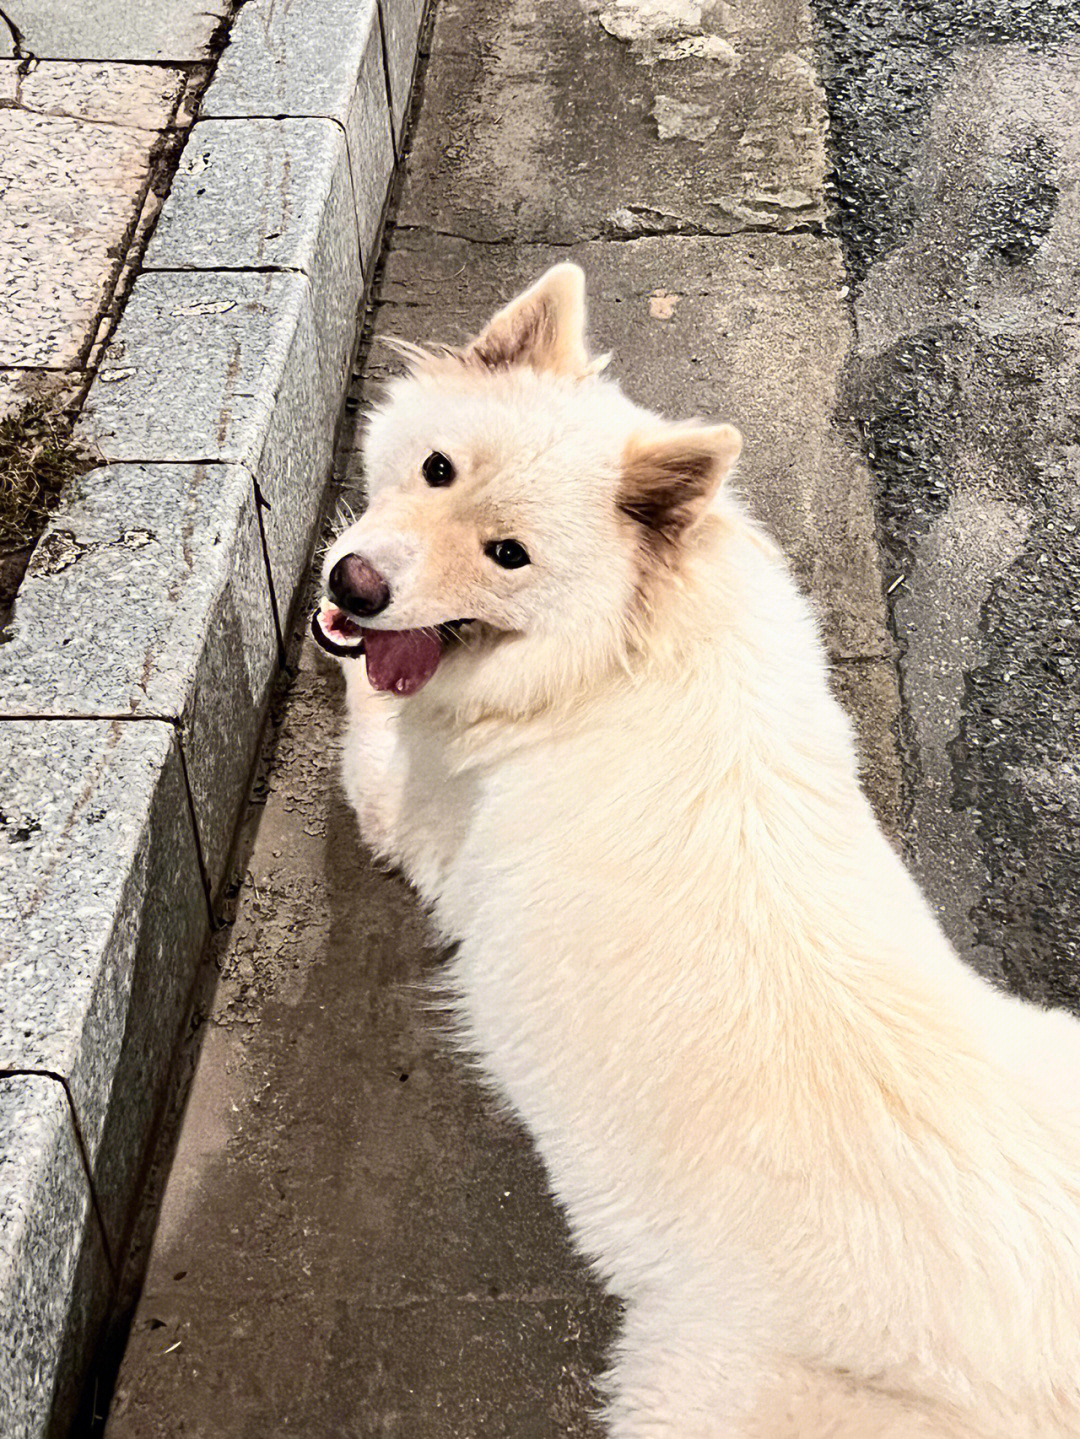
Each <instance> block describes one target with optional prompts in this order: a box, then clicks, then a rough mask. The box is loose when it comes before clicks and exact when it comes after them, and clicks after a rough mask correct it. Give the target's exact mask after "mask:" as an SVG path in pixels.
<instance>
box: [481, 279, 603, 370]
mask: <svg viewBox="0 0 1080 1439" xmlns="http://www.w3.org/2000/svg"><path fill="white" fill-rule="evenodd" d="M465 357H466V359H471V360H478V361H480V363H481V364H484V365H488V366H490V367H491V368H492V369H500V368H502V367H503V366H506V365H530V366H531V367H532V368H533V369H534V370H550V371H553V372H554V373H555V374H559V375H585V374H588V373H590V371H591V370H592V369H593V368H594V367H593V366H591V365H590V362H589V354H588V351H587V350H586V348H585V276H584V274H583V273H582V270H581V268H580V267H579V266H578V265H569V264H567V265H556V266H554V268H553V269H550V270H548V272H547V273H546V274H545V275H542V276H541V277H540V279H539V280H537V282H536V284H535V285H533V286H532V287H531V288H530V289H528V290H525V291H523V292H522V293H521V294H520V295H518V296H517V298H516V299H514V300H511V301H510V303H509V304H508V305H507V306H506V308H505V309H502V310H500V311H499V313H498V314H497V315H495V316H494V318H493V319H491V320H489V322H488V323H487V325H485V327H484V329H483V330H481V332H480V334H479V335H477V337H476V339H475V340H473V341H472V342H471V343H470V344H469V345H468V346H467V348H466V350H465Z"/></svg>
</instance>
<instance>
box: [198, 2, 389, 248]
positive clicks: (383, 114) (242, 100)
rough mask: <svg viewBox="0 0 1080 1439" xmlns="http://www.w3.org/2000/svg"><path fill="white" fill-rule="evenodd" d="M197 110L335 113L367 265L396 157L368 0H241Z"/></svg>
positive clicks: (209, 114) (210, 113) (216, 113)
mask: <svg viewBox="0 0 1080 1439" xmlns="http://www.w3.org/2000/svg"><path fill="white" fill-rule="evenodd" d="M271 16H272V19H273V23H272V24H271V23H270V17H271ZM202 114H203V116H204V117H206V118H225V117H229V116H270V117H276V118H280V117H282V116H286V115H298V116H320V117H325V118H327V119H331V120H336V121H337V122H338V124H340V125H341V126H342V127H343V128H344V130H345V135H346V138H347V141H348V148H349V163H350V166H351V169H352V176H353V184H354V199H355V204H356V213H357V223H358V226H359V231H360V239H361V244H362V247H363V257H364V263H365V265H367V264H368V263H369V262H370V261H371V260H372V259H373V246H374V243H375V237H376V235H377V233H378V226H379V220H380V217H381V215H382V209H383V203H384V200H385V197H386V188H387V183H388V181H389V178H390V174H391V172H392V170H393V166H394V152H393V141H392V137H391V131H390V117H389V111H388V106H387V95H386V81H385V77H384V73H383V63H382V53H381V41H380V37H379V26H378V18H377V13H376V3H375V0H363V3H361V4H359V5H358V4H357V0H248V3H247V4H246V5H245V6H244V8H243V10H242V11H241V12H240V15H239V16H238V18H237V20H236V23H235V25H234V26H233V29H232V31H231V34H230V40H229V48H228V50H227V51H226V52H225V54H224V55H223V56H222V59H221V62H220V63H219V65H218V68H217V72H216V74H215V76H214V80H213V82H212V84H211V85H210V88H209V89H208V90H207V92H206V96H205V98H204V101H203V105H202Z"/></svg>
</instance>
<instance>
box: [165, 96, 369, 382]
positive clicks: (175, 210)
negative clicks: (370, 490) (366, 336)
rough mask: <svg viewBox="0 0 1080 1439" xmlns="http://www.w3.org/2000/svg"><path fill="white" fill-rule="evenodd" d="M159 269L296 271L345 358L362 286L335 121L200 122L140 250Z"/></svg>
mask: <svg viewBox="0 0 1080 1439" xmlns="http://www.w3.org/2000/svg"><path fill="white" fill-rule="evenodd" d="M144 267H145V269H147V270H158V269H181V270H203V269H237V270H241V269H250V270H269V269H280V270H298V271H300V272H302V273H303V274H305V275H306V276H307V277H308V279H309V281H310V282H311V291H312V309H313V312H314V321H315V329H316V333H317V334H318V335H319V337H320V340H321V343H322V347H323V350H324V351H325V353H326V354H327V355H328V356H334V357H337V358H336V362H337V363H338V364H340V365H343V364H344V362H345V360H346V359H347V357H348V355H349V353H350V352H351V349H352V345H353V340H354V337H355V333H356V314H355V311H354V303H355V299H356V296H358V295H359V294H361V293H362V290H363V275H362V268H361V263H360V237H359V232H358V229H357V221H356V210H355V206H354V205H353V198H352V182H351V179H350V172H349V160H348V153H347V150H346V143H345V134H344V131H343V130H342V128H341V126H340V125H338V124H336V123H335V122H334V121H333V120H203V121H201V122H200V123H199V124H197V125H196V126H195V127H194V129H193V130H192V132H191V135H190V137H189V139H188V142H187V145H186V146H185V149H184V154H183V157H182V159H181V161H180V166H179V168H178V170H177V172H176V175H175V177H174V178H173V183H172V189H171V191H170V193H169V198H168V199H167V200H166V202H165V205H164V208H163V209H162V212H161V216H160V218H159V220H158V223H157V228H156V229H155V231H154V234H153V237H152V239H151V241H150V244H149V247H148V249H147V252H146V259H145V262H144Z"/></svg>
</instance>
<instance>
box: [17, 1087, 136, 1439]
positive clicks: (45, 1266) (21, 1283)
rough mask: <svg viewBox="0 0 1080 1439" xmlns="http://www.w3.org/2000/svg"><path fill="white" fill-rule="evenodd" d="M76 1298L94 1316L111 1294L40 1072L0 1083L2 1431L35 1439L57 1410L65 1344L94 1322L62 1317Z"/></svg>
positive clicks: (67, 1136)
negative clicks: (77, 1292) (79, 1277)
mask: <svg viewBox="0 0 1080 1439" xmlns="http://www.w3.org/2000/svg"><path fill="white" fill-rule="evenodd" d="M80 1269H82V1271H83V1275H84V1278H85V1279H86V1280H88V1281H92V1282H89V1283H86V1284H84V1285H83V1286H82V1291H81V1292H82V1294H83V1295H84V1296H85V1299H86V1302H87V1303H88V1304H89V1306H90V1307H91V1308H94V1309H96V1310H97V1311H98V1312H97V1314H96V1317H97V1318H98V1319H99V1320H100V1317H101V1310H102V1309H103V1308H104V1306H105V1305H106V1304H107V1303H108V1299H109V1293H110V1289H111V1280H110V1278H109V1270H108V1264H107V1262H106V1259H105V1252H104V1248H103V1245H102V1240H101V1233H100V1230H99V1229H98V1227H97V1224H96V1221H95V1219H94V1216H93V1212H92V1204H91V1199H90V1188H89V1184H88V1182H87V1176H86V1170H85V1168H84V1166H83V1162H82V1158H81V1156H80V1153H79V1146H78V1141H77V1139H76V1136H75V1132H74V1129H73V1127H72V1119H71V1108H70V1106H69V1104H68V1100H67V1096H66V1095H65V1093H64V1088H63V1085H62V1084H61V1083H60V1082H59V1080H57V1079H54V1078H51V1077H49V1076H46V1075H36V1074H21V1075H7V1076H3V1077H0V1334H2V1335H3V1339H2V1340H0V1354H2V1361H3V1362H2V1363H0V1432H2V1433H3V1434H4V1439H36V1436H37V1435H39V1434H41V1433H43V1432H45V1430H46V1428H47V1426H48V1424H49V1420H50V1416H51V1415H52V1414H54V1413H56V1412H57V1409H58V1408H59V1410H60V1413H63V1412H65V1411H67V1412H70V1398H71V1396H70V1395H67V1396H63V1397H64V1398H66V1400H67V1402H66V1403H62V1404H61V1405H59V1406H58V1405H57V1403H56V1400H57V1395H56V1392H55V1389H56V1378H57V1371H58V1368H59V1366H60V1361H61V1356H62V1353H63V1350H64V1347H65V1345H76V1346H77V1345H80V1344H85V1340H86V1335H87V1332H88V1328H89V1322H90V1321H91V1320H92V1318H93V1317H95V1316H94V1315H92V1314H90V1313H86V1312H83V1311H82V1310H80V1312H75V1313H69V1311H68V1307H67V1303H66V1296H67V1294H68V1293H69V1292H70V1290H71V1288H72V1286H73V1284H74V1282H75V1277H76V1274H77V1273H78V1272H79V1271H80Z"/></svg>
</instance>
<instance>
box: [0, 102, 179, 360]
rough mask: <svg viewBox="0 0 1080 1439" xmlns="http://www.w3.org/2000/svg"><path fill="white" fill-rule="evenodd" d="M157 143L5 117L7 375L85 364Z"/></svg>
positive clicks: (0, 228)
mask: <svg viewBox="0 0 1080 1439" xmlns="http://www.w3.org/2000/svg"><path fill="white" fill-rule="evenodd" d="M155 138H156V137H155V135H154V134H153V133H152V132H149V131H147V130H139V129H133V128H128V127H126V126H124V125H122V124H107V125H106V124H95V123H91V122H89V121H85V120H70V119H64V118H59V117H56V116H53V115H39V114H31V113H28V112H26V111H23V110H19V109H11V108H0V194H2V196H3V204H2V205H0V313H2V314H3V316H4V324H3V327H2V329H0V365H31V366H32V365H48V366H52V367H61V366H70V365H74V364H76V363H77V362H78V360H79V358H80V355H81V354H82V352H83V351H84V349H85V348H86V347H87V346H88V344H89V340H90V338H91V336H90V333H89V331H90V326H91V323H92V322H93V320H94V318H95V316H96V315H97V314H98V312H99V310H100V309H101V307H102V305H103V304H104V302H105V300H106V298H107V296H108V294H109V291H110V289H111V285H112V280H113V278H114V272H115V270H116V269H117V259H116V256H117V254H118V253H119V252H120V251H121V249H122V247H123V239H124V236H125V234H126V232H127V230H128V229H129V227H130V226H132V225H134V223H135V220H136V218H137V216H138V211H139V205H140V203H141V198H142V193H143V190H144V188H145V186H146V183H147V180H148V177H149V173H150V151H151V148H152V146H153V144H154V140H155Z"/></svg>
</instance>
